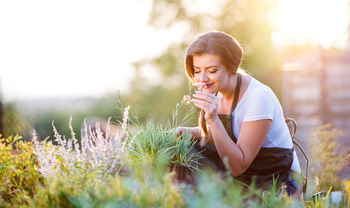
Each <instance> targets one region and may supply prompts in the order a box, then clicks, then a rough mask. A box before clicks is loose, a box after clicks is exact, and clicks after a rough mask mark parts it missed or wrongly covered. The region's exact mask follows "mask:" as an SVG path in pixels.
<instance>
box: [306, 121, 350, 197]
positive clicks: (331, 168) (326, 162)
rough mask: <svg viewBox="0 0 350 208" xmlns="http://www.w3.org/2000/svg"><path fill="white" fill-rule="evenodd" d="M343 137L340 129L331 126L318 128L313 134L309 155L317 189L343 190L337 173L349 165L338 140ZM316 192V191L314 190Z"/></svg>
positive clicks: (346, 154)
mask: <svg viewBox="0 0 350 208" xmlns="http://www.w3.org/2000/svg"><path fill="white" fill-rule="evenodd" d="M341 136H343V132H342V131H341V130H340V129H336V128H333V127H332V125H331V124H325V125H322V126H320V127H319V128H318V129H317V131H316V132H315V133H314V134H313V138H312V140H311V142H310V147H309V154H310V158H311V159H310V161H311V166H313V167H312V168H311V171H310V172H311V174H312V175H313V176H314V177H317V178H318V179H317V182H316V183H318V184H316V185H317V187H316V188H317V189H318V190H321V191H327V190H328V189H329V187H331V186H332V187H333V188H332V190H333V191H343V190H345V184H343V182H342V180H341V179H340V178H339V176H338V173H339V172H340V171H341V170H342V169H343V168H344V167H346V165H347V164H348V163H349V159H350V154H349V153H347V152H346V148H345V147H344V146H343V145H341V144H340V143H339V141H338V138H339V137H341ZM316 191H317V190H316Z"/></svg>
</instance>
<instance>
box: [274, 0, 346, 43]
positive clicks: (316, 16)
mask: <svg viewBox="0 0 350 208" xmlns="http://www.w3.org/2000/svg"><path fill="white" fill-rule="evenodd" d="M348 11H349V1H348V0H337V1H332V0H279V12H280V18H279V22H278V27H279V30H278V31H276V33H275V34H274V35H273V41H274V43H275V44H276V45H278V46H285V45H291V44H303V43H306V42H311V43H312V44H313V45H322V46H323V47H325V48H328V47H330V46H331V45H334V46H336V47H338V48H340V49H344V48H346V44H347V36H348V34H349V33H348V32H347V27H348V24H349V14H348Z"/></svg>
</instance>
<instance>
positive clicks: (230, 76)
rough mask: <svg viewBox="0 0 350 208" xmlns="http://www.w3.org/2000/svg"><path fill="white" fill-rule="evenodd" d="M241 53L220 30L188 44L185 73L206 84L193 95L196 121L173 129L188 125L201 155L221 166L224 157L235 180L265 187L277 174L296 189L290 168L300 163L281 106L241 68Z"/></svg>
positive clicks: (221, 167)
mask: <svg viewBox="0 0 350 208" xmlns="http://www.w3.org/2000/svg"><path fill="white" fill-rule="evenodd" d="M242 55H243V51H242V48H241V47H240V45H239V44H238V42H237V41H236V40H235V39H234V38H233V37H232V36H230V35H228V34H226V33H224V32H218V31H212V32H207V33H205V34H203V35H201V36H199V37H198V38H197V39H196V40H195V41H194V42H193V43H192V44H191V45H190V46H189V47H188V49H187V54H186V58H185V67H186V73H187V75H188V76H189V78H190V79H191V80H192V81H193V82H194V83H197V84H198V83H204V84H205V87H204V89H203V91H196V92H195V94H194V95H193V99H192V100H191V102H193V103H194V105H196V106H197V107H198V108H200V109H201V114H200V117H199V127H195V128H187V127H179V128H178V129H177V132H178V134H180V135H181V134H182V133H183V132H185V131H189V132H190V133H191V134H192V135H193V137H194V138H195V139H196V140H198V141H200V143H201V145H202V146H203V149H204V150H205V151H204V152H203V155H204V156H206V157H207V158H208V159H209V160H211V161H212V162H214V163H215V164H216V165H217V167H218V168H219V169H224V165H223V162H222V161H225V164H226V166H227V167H228V169H229V170H230V171H231V173H232V175H233V176H234V177H235V178H236V179H237V180H240V181H242V182H244V183H246V184H250V183H251V182H252V181H253V180H254V181H255V183H256V185H257V186H259V187H265V186H266V185H269V184H271V183H272V182H273V180H274V179H277V182H278V183H281V182H286V185H287V191H288V193H289V194H290V195H291V194H294V193H295V192H296V190H297V189H298V190H299V188H300V186H299V185H298V184H296V183H295V182H294V181H292V180H291V178H290V171H291V170H292V171H295V172H297V173H300V168H299V162H298V160H297V157H296V154H295V152H294V151H293V143H292V140H291V138H290V134H289V130H288V127H287V125H286V123H285V120H284V117H283V111H282V108H281V106H280V104H279V101H278V99H277V98H276V96H275V95H274V93H273V92H272V90H271V89H270V88H268V87H267V86H265V85H263V84H262V83H260V82H258V81H257V80H255V79H254V78H252V77H251V76H249V75H247V74H245V73H243V72H242V70H239V66H240V64H241V61H242ZM207 143H209V145H208V144H207ZM210 144H211V145H210ZM213 145H215V146H213Z"/></svg>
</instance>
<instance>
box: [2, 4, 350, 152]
mask: <svg viewBox="0 0 350 208" xmlns="http://www.w3.org/2000/svg"><path fill="white" fill-rule="evenodd" d="M349 11H350V1H349V0H336V1H334V0H261V1H256V0H128V1H112V0H105V1H82V0H76V1H70V0H61V1H44V0H42V1H39V0H33V1H1V2H0V28H1V32H0V106H1V108H0V133H1V134H2V135H4V136H9V135H15V134H20V135H22V136H23V137H24V139H25V140H28V141H29V140H31V138H32V133H33V130H34V129H35V131H36V132H37V134H38V137H39V138H40V139H45V138H46V137H50V138H53V131H52V122H53V121H54V124H55V126H56V128H57V129H58V131H59V132H60V133H61V134H63V135H66V136H67V137H69V135H70V131H69V128H68V123H69V118H70V116H71V115H72V116H73V128H74V130H75V131H76V133H77V134H78V138H79V137H80V136H79V135H80V129H81V127H82V124H83V121H84V119H87V122H88V123H89V124H91V125H93V123H94V122H96V121H100V122H105V121H107V119H108V118H109V117H111V121H112V122H116V121H117V120H118V119H120V118H121V115H122V113H121V112H120V111H119V110H118V109H116V108H115V100H116V99H117V96H116V93H117V92H118V90H119V91H120V95H121V101H122V102H123V103H124V104H125V105H130V106H131V109H132V111H133V112H134V113H135V114H137V116H138V118H139V120H140V121H141V122H145V121H147V120H153V121H155V122H159V123H164V124H166V123H167V121H168V120H169V119H171V115H172V110H173V109H175V106H176V104H177V103H179V102H181V100H182V97H183V95H185V94H189V93H190V92H191V85H190V84H189V80H188V79H187V78H186V76H185V73H184V64H183V60H184V55H185V50H186V48H187V46H188V45H189V44H190V43H191V42H192V41H193V40H194V39H195V38H196V37H197V36H198V35H200V34H201V33H204V32H207V31H209V30H220V31H224V32H226V33H228V34H231V35H232V36H233V37H235V38H236V39H237V40H238V41H239V42H240V43H241V45H242V47H243V49H244V61H243V64H242V68H243V69H245V70H248V71H249V72H250V73H251V74H252V75H253V76H254V77H255V78H256V79H258V80H259V81H261V82H263V83H264V84H266V85H268V86H269V87H271V88H272V90H273V91H274V92H275V93H276V95H277V97H278V98H279V100H280V102H281V104H282V106H283V108H284V111H285V116H286V117H293V118H294V119H296V120H297V122H298V124H299V130H298V133H297V135H296V137H297V140H298V141H300V142H301V143H302V145H303V146H304V147H306V149H307V145H308V142H309V141H310V138H311V136H312V133H313V132H314V129H315V128H316V127H318V126H320V125H321V124H325V123H332V124H334V126H335V127H337V128H340V129H342V130H344V132H345V135H346V136H345V137H344V138H342V140H341V141H340V142H341V143H344V144H345V143H346V142H347V141H349V138H350V137H349V135H350V79H349V78H350V53H349V50H350V33H349V25H350V24H349V20H350V14H349ZM184 110H186V107H184ZM180 117H181V116H180ZM188 125H191V126H194V125H196V118H195V116H194V118H193V119H192V120H191V121H190V122H189V123H188Z"/></svg>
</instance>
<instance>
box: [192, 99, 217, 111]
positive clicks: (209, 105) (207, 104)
mask: <svg viewBox="0 0 350 208" xmlns="http://www.w3.org/2000/svg"><path fill="white" fill-rule="evenodd" d="M191 102H193V103H194V104H197V105H200V106H205V107H206V108H211V109H216V108H217V104H216V103H211V102H208V101H205V100H199V99H192V100H191Z"/></svg>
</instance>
